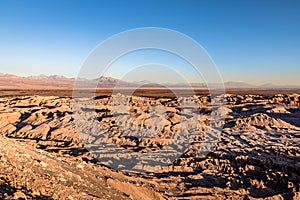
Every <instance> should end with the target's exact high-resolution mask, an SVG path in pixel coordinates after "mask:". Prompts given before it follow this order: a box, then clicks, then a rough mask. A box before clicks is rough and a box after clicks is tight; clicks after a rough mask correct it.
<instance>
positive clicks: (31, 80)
mask: <svg viewBox="0 0 300 200" xmlns="http://www.w3.org/2000/svg"><path fill="white" fill-rule="evenodd" d="M75 80H77V82H76V87H81V88H93V87H94V86H95V85H98V86H97V87H98V88H112V87H115V86H116V85H118V86H119V87H124V88H126V87H137V86H142V87H148V88H152V87H153V88H162V87H170V88H187V87H190V86H192V87H195V88H207V86H206V84H205V83H189V84H187V83H161V84H160V83H154V82H151V81H148V80H144V81H135V82H129V81H123V80H119V79H116V78H112V77H105V76H101V77H100V78H97V79H85V78H68V77H65V76H62V75H50V76H47V75H43V74H41V75H38V76H27V77H22V76H17V75H13V74H2V73H0V88H1V89H56V88H59V89H64V88H73V86H74V82H75ZM212 85H213V86H217V84H212ZM224 86H225V88H227V89H228V88H237V89H238V88H244V89H246V88H255V89H279V88H284V89H289V88H290V89H295V88H300V87H299V86H296V85H277V84H271V83H269V84H264V85H253V84H248V83H245V82H232V81H231V82H225V83H224Z"/></svg>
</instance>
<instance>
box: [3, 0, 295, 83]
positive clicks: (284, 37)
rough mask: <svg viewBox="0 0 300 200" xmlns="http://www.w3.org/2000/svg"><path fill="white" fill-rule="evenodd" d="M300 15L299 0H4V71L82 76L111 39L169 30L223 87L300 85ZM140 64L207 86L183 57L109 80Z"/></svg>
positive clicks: (121, 64) (157, 56)
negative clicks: (211, 68)
mask: <svg viewBox="0 0 300 200" xmlns="http://www.w3.org/2000/svg"><path fill="white" fill-rule="evenodd" d="M299 9H300V2H299V1H296V0H288V1H283V0H274V1H271V0H267V1H230V0H226V1H217V0H213V1H196V0H195V1H194V0H190V1H180V0H172V1H171V0H165V1H159V0H154V1H137V0H129V1H116V0H115V1H108V0H102V1H94V0H91V1H83V0H79V1H75V2H74V1H69V0H66V1H50V0H45V1H35V0H28V1H17V0H10V1H8V0H1V1H0V25H1V31H0V42H1V46H0V72H1V73H11V74H16V75H21V76H29V75H39V74H45V75H51V74H58V75H64V76H67V77H76V76H77V74H78V72H79V70H80V67H81V65H82V63H83V62H84V60H85V58H86V57H87V56H88V55H89V53H90V52H91V50H93V49H94V48H95V47H96V46H97V45H98V44H99V43H101V42H102V41H104V40H105V39H107V38H109V37H111V36H112V35H114V34H117V33H119V32H122V31H126V30H128V29H133V28H140V27H163V28H169V29H173V30H176V31H179V32H181V33H183V34H186V35H188V36H189V37H191V38H193V39H194V40H196V41H197V42H198V43H199V44H200V45H202V46H203V47H204V48H205V49H206V50H207V52H208V53H209V55H210V56H211V57H212V59H213V60H214V62H215V63H216V65H217V66H218V67H219V71H220V73H221V75H222V77H223V79H224V81H236V82H247V83H250V84H264V83H273V84H277V85H280V84H281V85H300V79H299V78H298V75H299V74H300V57H299V55H300V37H299V35H300V13H299ZM142 63H144V64H149V63H163V64H165V65H170V66H173V67H175V68H176V70H178V71H179V72H180V74H181V75H182V76H184V78H185V79H187V80H188V81H189V82H202V79H201V77H200V76H198V75H197V74H196V75H195V73H194V71H193V69H192V68H191V66H189V65H188V64H187V63H185V62H184V61H183V60H182V59H181V60H180V59H179V58H176V57H174V56H170V55H169V54H167V53H162V52H159V51H142V52H138V53H135V54H130V55H128V56H127V57H124V58H120V59H119V60H118V61H117V62H115V63H114V65H113V67H112V69H111V70H110V71H108V72H107V74H106V75H107V76H111V77H114V78H121V77H122V76H123V75H124V74H125V73H126V72H128V71H129V70H130V69H131V68H132V66H133V65H137V64H142ZM114 69H115V70H114ZM157 71H159V68H157V66H156V67H155V70H153V71H151V70H149V73H148V75H149V77H143V76H139V74H138V73H137V74H134V75H131V76H130V77H129V80H132V81H134V79H135V77H136V79H137V81H140V80H141V79H142V80H146V78H148V80H156V81H159V82H162V80H163V78H164V76H163V75H164V73H160V74H159V75H160V76H157V74H158V73H156V72H157ZM162 71H163V70H162ZM165 82H172V79H170V80H168V79H166V81H165Z"/></svg>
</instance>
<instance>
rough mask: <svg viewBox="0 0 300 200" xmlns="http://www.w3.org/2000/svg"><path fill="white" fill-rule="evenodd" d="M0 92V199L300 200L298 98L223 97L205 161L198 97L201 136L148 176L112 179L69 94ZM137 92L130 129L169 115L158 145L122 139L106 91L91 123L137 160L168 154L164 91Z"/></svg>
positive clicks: (256, 93) (174, 105) (237, 93)
mask: <svg viewBox="0 0 300 200" xmlns="http://www.w3.org/2000/svg"><path fill="white" fill-rule="evenodd" d="M150 91H152V90H150ZM1 92H2V93H1V98H0V133H1V134H0V140H1V142H0V159H1V162H0V181H1V182H0V198H1V199H243V200H244V199H294V200H297V199H300V93H298V91H296V90H293V91H292V90H291V91H289V90H288V91H287V90H285V91H280V90H228V91H227V93H228V94H226V95H225V98H226V110H225V111H226V115H225V124H224V126H223V128H222V130H220V133H219V137H218V138H217V142H216V147H215V149H214V151H212V152H209V153H208V154H207V155H206V156H202V157H200V156H199V151H201V150H200V148H199V146H201V142H202V139H203V137H205V135H206V134H209V133H210V132H211V131H212V130H211V129H210V127H209V126H210V120H211V119H210V114H211V111H212V107H211V101H210V97H209V96H208V95H206V94H205V92H203V93H201V92H200V91H199V92H198V93H197V92H196V94H197V97H196V98H197V103H198V106H199V110H200V113H199V122H198V124H197V127H198V129H197V131H198V134H197V135H196V137H195V138H194V141H192V143H191V145H190V148H188V149H187V150H186V151H185V153H184V154H183V155H182V156H181V157H180V158H177V159H176V160H174V161H173V163H172V164H171V165H169V166H166V167H163V168H161V169H160V170H156V171H154V172H151V173H146V172H143V173H136V172H128V171H127V172H124V171H118V170H117V169H114V168H110V167H109V166H106V165H105V163H101V162H100V161H99V160H98V159H97V158H96V157H95V155H94V154H93V152H89V151H88V150H89V149H88V148H86V147H87V145H86V144H85V143H83V142H82V141H81V139H80V138H81V137H80V134H81V133H79V131H78V129H77V128H76V127H75V123H74V120H75V119H74V112H73V108H72V106H73V104H72V97H71V95H72V92H71V91H69V90H67V91H65V90H35V91H33V90H2V91H1ZM139 92H140V93H135V94H134V96H132V97H130V105H131V108H132V109H131V110H130V115H129V116H130V117H131V119H132V120H133V122H134V123H135V125H136V126H143V125H145V124H146V125H147V123H148V121H147V120H148V119H149V109H151V105H154V104H156V105H157V104H158V105H160V106H161V107H162V108H163V109H164V110H166V115H165V122H164V125H163V129H162V130H161V131H160V132H159V134H157V135H156V136H155V137H152V138H134V137H126V135H123V134H122V130H121V129H120V128H119V127H118V125H119V124H118V123H116V121H115V119H114V115H113V114H112V112H113V111H112V101H111V99H112V96H111V91H109V90H108V91H99V92H98V93H97V95H99V96H97V98H95V99H94V103H95V112H96V116H97V117H96V118H95V119H96V120H97V121H98V122H99V125H101V126H102V127H104V128H103V130H104V132H105V133H106V134H111V133H114V134H112V136H111V142H112V143H114V144H115V145H117V146H118V147H121V148H125V149H128V150H129V151H132V152H136V153H140V154H143V153H144V152H149V151H156V150H159V149H161V148H163V147H164V146H166V145H167V143H168V142H167V139H166V136H168V137H174V135H175V133H176V130H177V129H178V126H180V123H181V122H182V121H180V120H181V119H182V117H183V116H182V113H181V110H180V109H179V100H178V98H176V97H174V96H172V95H170V93H169V92H168V91H164V92H165V94H163V93H164V92H163V93H162V92H161V90H156V91H152V93H149V90H148V93H147V91H145V90H143V91H139ZM279 93H280V94H279ZM145 94H146V95H145ZM147 94H150V95H147ZM82 112H83V114H84V113H87V112H90V111H87V110H82ZM184 117H186V118H185V119H188V116H184ZM186 121H188V120H186ZM159 137H161V138H159ZM200 153H201V152H200Z"/></svg>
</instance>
